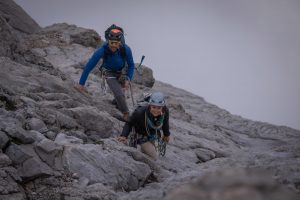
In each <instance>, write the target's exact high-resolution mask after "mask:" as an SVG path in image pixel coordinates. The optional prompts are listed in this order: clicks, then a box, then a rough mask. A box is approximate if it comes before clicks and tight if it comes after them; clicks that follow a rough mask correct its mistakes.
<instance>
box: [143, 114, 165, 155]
mask: <svg viewBox="0 0 300 200" xmlns="http://www.w3.org/2000/svg"><path fill="white" fill-rule="evenodd" d="M163 121H164V115H162V116H161V118H160V123H159V125H157V126H155V125H154V124H153V123H152V121H151V120H150V119H149V117H147V113H146V112H145V127H146V132H147V135H148V136H150V135H151V134H150V130H149V126H150V127H151V128H153V129H154V130H155V139H157V146H156V145H154V146H155V149H156V150H157V149H158V152H159V155H160V156H161V157H163V156H164V155H165V154H166V148H167V143H166V142H165V141H163V140H162V139H161V137H160V136H159V137H158V131H159V130H160V129H161V128H162V126H163Z"/></svg>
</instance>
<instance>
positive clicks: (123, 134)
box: [121, 111, 137, 138]
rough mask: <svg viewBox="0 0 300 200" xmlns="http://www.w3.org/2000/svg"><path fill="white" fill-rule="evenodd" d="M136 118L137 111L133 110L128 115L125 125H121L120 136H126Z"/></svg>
mask: <svg viewBox="0 0 300 200" xmlns="http://www.w3.org/2000/svg"><path fill="white" fill-rule="evenodd" d="M136 120H137V112H136V111H134V112H133V113H132V115H131V116H130V118H129V120H128V122H126V123H125V125H124V126H123V130H122V134H121V136H124V137H126V138H127V137H128V135H129V133H130V132H131V131H132V127H133V126H134V123H135V122H136Z"/></svg>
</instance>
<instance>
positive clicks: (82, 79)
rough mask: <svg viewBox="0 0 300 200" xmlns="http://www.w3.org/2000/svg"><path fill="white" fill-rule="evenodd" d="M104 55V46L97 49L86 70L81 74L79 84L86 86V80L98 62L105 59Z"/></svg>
mask: <svg viewBox="0 0 300 200" xmlns="http://www.w3.org/2000/svg"><path fill="white" fill-rule="evenodd" d="M103 55H104V46H102V47H101V48H99V49H97V50H96V51H95V52H94V54H93V56H92V57H91V58H90V60H89V61H88V63H87V64H86V65H85V68H84V70H83V72H82V74H81V77H80V80H79V84H80V85H84V84H85V82H86V79H87V78H88V75H89V73H90V72H91V71H92V70H93V69H94V67H95V66H96V64H97V63H98V61H99V60H100V59H101V58H102V57H103Z"/></svg>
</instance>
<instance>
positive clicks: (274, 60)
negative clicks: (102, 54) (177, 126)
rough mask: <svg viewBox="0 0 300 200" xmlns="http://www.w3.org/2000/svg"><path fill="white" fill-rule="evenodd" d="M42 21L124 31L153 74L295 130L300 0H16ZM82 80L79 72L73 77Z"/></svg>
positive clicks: (299, 94) (298, 121)
mask: <svg viewBox="0 0 300 200" xmlns="http://www.w3.org/2000/svg"><path fill="white" fill-rule="evenodd" d="M15 2H16V3H17V4H19V5H20V6H21V7H22V8H23V9H24V10H25V11H26V12H27V13H28V14H29V15H30V16H31V17H32V18H33V19H34V20H36V21H37V23H39V25H40V26H42V27H45V26H48V25H51V24H53V23H61V22H66V23H69V24H75V25H77V26H81V27H85V28H91V29H94V30H96V31H97V32H98V33H99V34H100V35H101V36H103V33H104V31H105V29H106V28H107V27H108V26H110V25H111V24H113V23H115V24H117V25H119V26H121V27H123V28H124V30H125V33H126V35H125V37H126V43H127V44H128V45H129V46H130V47H131V49H132V51H133V55H134V60H135V62H139V61H140V58H141V56H142V55H145V56H146V58H145V60H144V65H146V66H149V67H151V68H152V69H153V71H154V76H155V78H156V79H157V80H159V81H162V82H166V83H170V84H172V85H174V86H177V87H179V88H182V89H185V90H188V91H190V92H193V93H195V94H197V95H199V96H201V97H203V98H205V99H206V100H207V101H208V102H211V103H213V104H215V105H217V106H219V107H221V108H224V109H226V110H228V111H229V112H231V113H232V114H236V115H241V116H242V117H245V118H248V119H253V120H258V121H263V122H269V123H272V124H276V125H285V126H290V127H293V128H296V129H300V103H299V102H300V90H299V86H300V79H299V75H300V56H299V55H300V54H299V53H300V37H299V35H300V12H299V11H300V1H298V0H284V1H282V0H263V1H262V0H253V1H246V0H227V1H221V0H206V1H204V0H203V1H199V0H198V1H196V0H186V1H179V0H172V1H171V0H164V1H158V0H154V1H140V0H131V1H121V0H110V1H104V0H102V1H101V0H85V1H84V0H52V1H40V0H15ZM78 79H79V77H78Z"/></svg>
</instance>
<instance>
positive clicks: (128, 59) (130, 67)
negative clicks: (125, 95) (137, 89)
mask: <svg viewBox="0 0 300 200" xmlns="http://www.w3.org/2000/svg"><path fill="white" fill-rule="evenodd" d="M126 62H127V64H128V71H127V76H128V78H129V80H131V79H132V77H133V73H134V61H133V57H132V52H131V49H130V47H129V46H126Z"/></svg>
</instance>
